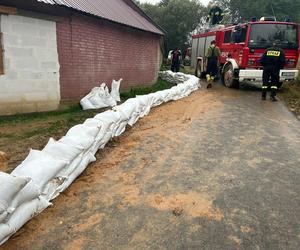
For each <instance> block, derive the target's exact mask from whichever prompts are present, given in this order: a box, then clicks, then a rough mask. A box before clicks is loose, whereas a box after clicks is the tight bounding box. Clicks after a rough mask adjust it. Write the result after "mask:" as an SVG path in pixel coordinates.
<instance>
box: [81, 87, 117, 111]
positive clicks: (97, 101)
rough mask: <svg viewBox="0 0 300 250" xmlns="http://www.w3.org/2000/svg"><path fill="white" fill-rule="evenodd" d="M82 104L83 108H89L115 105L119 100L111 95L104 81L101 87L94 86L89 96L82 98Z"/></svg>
mask: <svg viewBox="0 0 300 250" xmlns="http://www.w3.org/2000/svg"><path fill="white" fill-rule="evenodd" d="M80 104H81V106H82V108H83V110H87V109H100V108H106V107H114V106H116V105H117V102H116V101H115V100H114V99H113V98H112V97H111V96H110V94H109V91H108V88H107V86H106V84H105V83H102V84H101V85H100V87H95V88H93V89H92V91H91V92H90V93H89V94H88V95H87V96H85V97H84V98H82V99H81V101H80Z"/></svg>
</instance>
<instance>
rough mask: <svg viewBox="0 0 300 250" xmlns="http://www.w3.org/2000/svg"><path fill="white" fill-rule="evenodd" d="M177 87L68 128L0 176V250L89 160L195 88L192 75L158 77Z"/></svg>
mask: <svg viewBox="0 0 300 250" xmlns="http://www.w3.org/2000/svg"><path fill="white" fill-rule="evenodd" d="M160 76H161V78H163V79H167V80H169V81H171V82H173V83H175V82H176V83H178V82H179V84H178V85H177V86H174V87H172V88H171V89H167V90H162V91H158V92H156V93H151V94H148V95H141V96H136V97H135V98H131V99H128V100H127V101H126V102H124V103H123V104H121V105H119V106H116V107H114V108H113V109H112V110H108V111H106V112H103V113H100V114H98V115H96V116H95V117H94V118H90V119H87V120H86V121H85V122H84V123H83V124H79V125H76V126H74V127H72V128H71V129H70V130H69V131H68V132H67V134H66V135H65V136H64V137H62V138H61V139H60V140H58V141H55V140H54V139H53V138H50V140H49V142H48V143H47V145H46V146H45V147H44V149H43V150H41V151H38V150H31V151H30V153H29V155H28V156H27V158H26V159H25V160H24V161H23V162H22V163H21V164H20V165H19V166H18V167H17V168H15V170H14V171H13V172H12V173H11V174H6V173H1V172H0V245H1V244H3V243H4V242H5V241H7V240H8V239H9V237H11V236H12V235H13V234H14V233H15V232H16V231H18V230H19V229H20V228H21V227H22V226H23V225H24V224H25V223H26V222H27V221H28V220H30V219H31V218H32V217H33V216H35V215H37V214H38V213H40V212H42V211H43V210H44V209H45V208H47V207H48V206H50V205H51V203H50V201H52V200H53V199H54V198H56V197H57V196H58V195H59V194H60V193H61V192H63V191H64V190H65V189H66V188H68V187H69V186H70V185H71V183H72V182H73V181H74V180H75V179H76V178H77V177H78V176H79V175H80V174H81V173H82V172H83V171H84V170H85V169H86V167H87V166H88V165H89V163H91V162H93V161H95V160H96V158H95V154H96V152H97V151H98V150H99V149H102V148H104V147H105V145H106V144H107V143H108V142H109V140H111V139H112V138H113V137H116V136H119V135H121V134H122V133H123V132H124V131H125V129H126V126H127V125H130V126H133V125H134V124H135V123H136V122H137V121H138V119H139V118H141V117H144V116H146V115H148V113H149V112H150V109H151V108H152V107H156V106H158V105H160V104H162V103H164V102H168V101H171V100H178V99H181V98H184V97H186V96H188V95H190V94H191V93H192V92H193V91H195V90H197V89H198V88H199V87H200V83H199V78H197V77H195V76H192V75H184V74H181V73H172V72H171V71H166V72H160Z"/></svg>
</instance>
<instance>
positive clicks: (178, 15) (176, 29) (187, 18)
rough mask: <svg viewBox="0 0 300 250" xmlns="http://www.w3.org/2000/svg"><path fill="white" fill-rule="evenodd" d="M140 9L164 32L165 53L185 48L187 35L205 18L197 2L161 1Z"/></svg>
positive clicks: (200, 5)
mask: <svg viewBox="0 0 300 250" xmlns="http://www.w3.org/2000/svg"><path fill="white" fill-rule="evenodd" d="M140 7H141V8H142V9H143V10H144V11H145V12H146V13H147V14H148V15H149V16H150V17H151V18H152V19H153V20H154V22H156V23H157V24H158V25H160V26H161V27H162V28H163V29H164V30H165V31H166V33H167V34H166V47H167V51H169V50H171V49H174V48H175V47H179V48H181V49H184V48H185V47H187V42H188V39H189V35H190V34H191V32H192V31H193V30H195V28H196V27H197V26H199V23H200V22H201V21H202V18H203V16H206V14H205V7H204V6H203V5H202V4H201V3H200V2H199V1H197V0H161V2H160V3H159V4H157V5H152V4H147V3H146V4H140Z"/></svg>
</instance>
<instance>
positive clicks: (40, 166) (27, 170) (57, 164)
mask: <svg viewBox="0 0 300 250" xmlns="http://www.w3.org/2000/svg"><path fill="white" fill-rule="evenodd" d="M66 165H67V163H66V162H65V161H62V160H58V159H54V158H53V157H52V156H50V155H48V154H47V153H45V152H42V151H38V150H32V149H31V150H30V153H29V155H28V156H27V158H26V159H25V160H24V161H23V162H22V163H21V164H20V165H19V166H18V167H17V168H15V169H14V171H12V173H11V174H12V175H13V176H28V177H31V179H32V180H33V181H34V183H35V184H36V185H38V187H39V188H41V189H42V188H43V187H44V185H45V184H46V183H48V182H49V181H50V180H52V179H53V178H54V177H55V176H56V175H57V173H58V172H60V171H61V170H62V169H63V168H64V167H65V166H66Z"/></svg>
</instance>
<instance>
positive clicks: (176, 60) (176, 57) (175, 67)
mask: <svg viewBox="0 0 300 250" xmlns="http://www.w3.org/2000/svg"><path fill="white" fill-rule="evenodd" d="M171 55H172V65H171V70H172V71H173V72H179V69H180V60H181V52H180V50H179V48H176V49H175V50H173V51H172V53H171Z"/></svg>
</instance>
